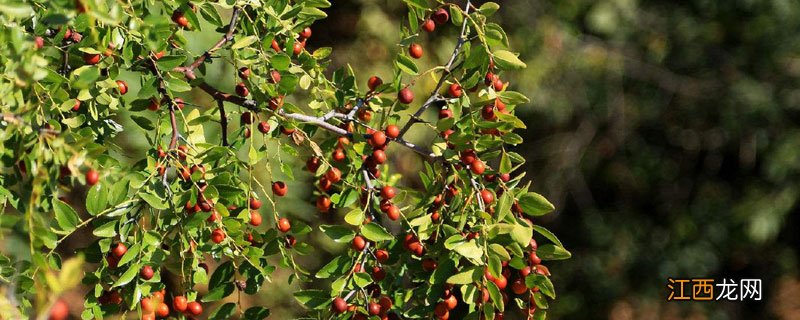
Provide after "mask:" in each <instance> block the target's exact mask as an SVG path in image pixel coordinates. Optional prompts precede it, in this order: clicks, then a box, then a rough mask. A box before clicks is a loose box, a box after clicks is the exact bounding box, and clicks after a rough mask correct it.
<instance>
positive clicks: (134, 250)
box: [117, 243, 142, 266]
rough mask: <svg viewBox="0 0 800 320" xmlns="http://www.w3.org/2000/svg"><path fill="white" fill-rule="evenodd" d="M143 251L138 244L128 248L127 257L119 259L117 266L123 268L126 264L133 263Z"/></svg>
mask: <svg viewBox="0 0 800 320" xmlns="http://www.w3.org/2000/svg"><path fill="white" fill-rule="evenodd" d="M141 249H142V246H141V245H140V244H138V243H135V244H134V245H132V246H131V247H130V248H128V251H127V252H125V255H123V256H122V258H120V259H119V263H118V264H117V265H118V266H123V265H125V264H126V263H128V262H131V261H133V259H135V258H136V257H137V256H139V251H141Z"/></svg>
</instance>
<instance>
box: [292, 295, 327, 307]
mask: <svg viewBox="0 0 800 320" xmlns="http://www.w3.org/2000/svg"><path fill="white" fill-rule="evenodd" d="M294 298H295V299H297V301H298V302H300V303H301V304H303V305H305V306H306V307H307V308H309V309H320V308H322V307H324V306H326V305H328V303H330V301H331V297H330V296H329V295H328V294H327V293H326V292H324V291H322V290H302V291H297V292H295V293H294Z"/></svg>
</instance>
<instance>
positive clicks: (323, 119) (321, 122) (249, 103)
mask: <svg viewBox="0 0 800 320" xmlns="http://www.w3.org/2000/svg"><path fill="white" fill-rule="evenodd" d="M198 87H199V88H200V89H202V90H203V91H205V92H206V93H208V94H209V95H211V96H212V97H213V98H214V99H216V100H218V101H226V102H230V103H233V104H236V105H239V106H242V107H244V108H246V109H248V110H250V111H253V112H262V111H265V110H264V109H261V108H259V107H258V102H256V101H255V100H252V99H246V98H242V97H240V96H237V95H233V94H230V93H225V92H222V91H220V90H218V89H217V88H214V87H213V86H211V85H210V84H208V83H206V82H201V83H200V84H198ZM273 113H274V114H275V115H278V116H281V117H284V118H288V119H294V120H297V121H300V122H304V123H310V124H313V125H315V126H317V127H320V128H323V129H325V130H328V131H330V132H333V133H335V134H338V135H341V136H345V137H348V138H352V137H353V134H352V133H350V132H347V130H345V129H342V128H339V127H337V126H335V125H333V124H331V123H329V122H327V120H328V119H330V118H331V117H337V116H338V117H346V115H342V114H337V113H333V114H331V113H328V114H326V115H323V116H320V117H315V116H309V115H305V114H300V113H287V112H285V111H283V110H278V111H273ZM363 137H364V138H365V139H369V138H371V137H372V135H371V134H364V135H363ZM395 142H397V143H398V144H400V145H402V146H404V147H406V148H409V149H411V150H412V151H414V152H416V153H418V154H419V155H421V156H422V157H424V158H425V160H426V161H429V162H436V161H440V160H443V159H442V158H441V157H439V156H437V155H436V154H434V153H433V152H432V151H430V150H427V149H425V148H423V147H421V146H418V145H416V144H413V143H411V142H408V141H405V140H403V139H402V138H400V137H398V138H397V139H395Z"/></svg>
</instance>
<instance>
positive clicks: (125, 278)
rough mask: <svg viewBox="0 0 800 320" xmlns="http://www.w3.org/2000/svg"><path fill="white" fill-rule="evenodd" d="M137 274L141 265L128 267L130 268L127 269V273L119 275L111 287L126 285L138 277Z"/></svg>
mask: <svg viewBox="0 0 800 320" xmlns="http://www.w3.org/2000/svg"><path fill="white" fill-rule="evenodd" d="M137 274H139V265H132V266H130V267H128V270H125V273H123V274H122V275H121V276H119V279H117V281H115V282H114V284H113V285H112V286H111V287H119V286H124V285H126V284H128V283H129V282H131V280H133V279H134V278H136V275H137Z"/></svg>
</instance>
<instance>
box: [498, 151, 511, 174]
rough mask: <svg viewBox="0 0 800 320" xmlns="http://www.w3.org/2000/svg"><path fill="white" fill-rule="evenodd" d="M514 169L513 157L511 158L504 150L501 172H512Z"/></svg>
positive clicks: (501, 158)
mask: <svg viewBox="0 0 800 320" xmlns="http://www.w3.org/2000/svg"><path fill="white" fill-rule="evenodd" d="M512 169H513V167H512V166H511V159H509V158H508V154H506V152H505V151H503V154H502V155H501V156H500V168H499V170H500V173H510V172H511V170H512Z"/></svg>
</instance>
